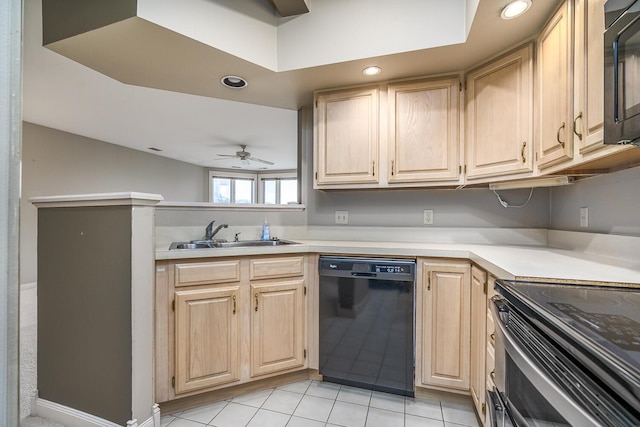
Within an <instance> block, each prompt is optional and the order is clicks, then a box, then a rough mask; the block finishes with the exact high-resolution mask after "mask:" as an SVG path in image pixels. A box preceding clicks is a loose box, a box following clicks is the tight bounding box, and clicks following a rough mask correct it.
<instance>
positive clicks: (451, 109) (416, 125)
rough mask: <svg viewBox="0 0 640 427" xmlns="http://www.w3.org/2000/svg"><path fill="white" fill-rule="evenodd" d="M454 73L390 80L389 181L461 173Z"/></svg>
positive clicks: (441, 177)
mask: <svg viewBox="0 0 640 427" xmlns="http://www.w3.org/2000/svg"><path fill="white" fill-rule="evenodd" d="M459 86H460V81H459V79H458V78H457V77H455V78H449V79H441V80H432V81H423V82H416V83H405V84H392V85H389V88H388V95H389V98H388V100H389V162H390V163H389V169H388V170H389V172H388V181H389V183H394V182H427V181H447V180H457V179H458V177H459V176H460V154H459V153H460V149H459V145H460V136H459V134H460V132H459V117H460V108H459V102H458V99H459V97H460V89H459Z"/></svg>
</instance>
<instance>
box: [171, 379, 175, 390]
mask: <svg viewBox="0 0 640 427" xmlns="http://www.w3.org/2000/svg"><path fill="white" fill-rule="evenodd" d="M171 387H173V388H176V377H171Z"/></svg>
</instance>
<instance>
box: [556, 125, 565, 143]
mask: <svg viewBox="0 0 640 427" xmlns="http://www.w3.org/2000/svg"><path fill="white" fill-rule="evenodd" d="M564 126H565V123H564V122H562V126H560V129H558V132H557V133H556V140H557V141H558V144H560V145H562V148H564V141H560V132H561V131H562V129H564Z"/></svg>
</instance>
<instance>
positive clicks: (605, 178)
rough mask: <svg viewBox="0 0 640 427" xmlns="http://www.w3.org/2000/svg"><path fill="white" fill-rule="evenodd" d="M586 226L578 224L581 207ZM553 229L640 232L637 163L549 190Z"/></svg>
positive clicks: (639, 173) (621, 232) (607, 232)
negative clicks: (586, 211) (584, 210)
mask: <svg viewBox="0 0 640 427" xmlns="http://www.w3.org/2000/svg"><path fill="white" fill-rule="evenodd" d="M585 206H586V207H588V208H589V227H588V228H581V227H580V208H581V207H585ZM550 212H551V216H550V217H551V221H550V224H549V228H551V229H554V230H569V231H582V232H591V233H605V234H622V235H631V236H640V167H636V168H632V169H626V170H622V171H619V172H615V173H610V174H606V175H600V176H596V177H593V178H588V179H584V180H581V181H578V182H575V183H574V184H572V185H569V186H566V187H557V188H554V189H553V190H551V205H550Z"/></svg>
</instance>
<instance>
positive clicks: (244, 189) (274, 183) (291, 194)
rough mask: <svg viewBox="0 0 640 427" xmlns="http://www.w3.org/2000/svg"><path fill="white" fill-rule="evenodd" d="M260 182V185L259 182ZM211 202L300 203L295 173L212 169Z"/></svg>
mask: <svg viewBox="0 0 640 427" xmlns="http://www.w3.org/2000/svg"><path fill="white" fill-rule="evenodd" d="M258 182H259V183H260V185H259V186H258V185H257V183H258ZM209 184H210V189H211V191H210V201H211V203H220V204H236V203H238V204H255V203H258V204H266V205H288V204H298V203H299V200H298V178H297V174H296V173H295V172H279V173H268V174H254V173H250V172H248V173H242V172H230V171H222V170H221V171H213V170H212V171H209Z"/></svg>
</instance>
